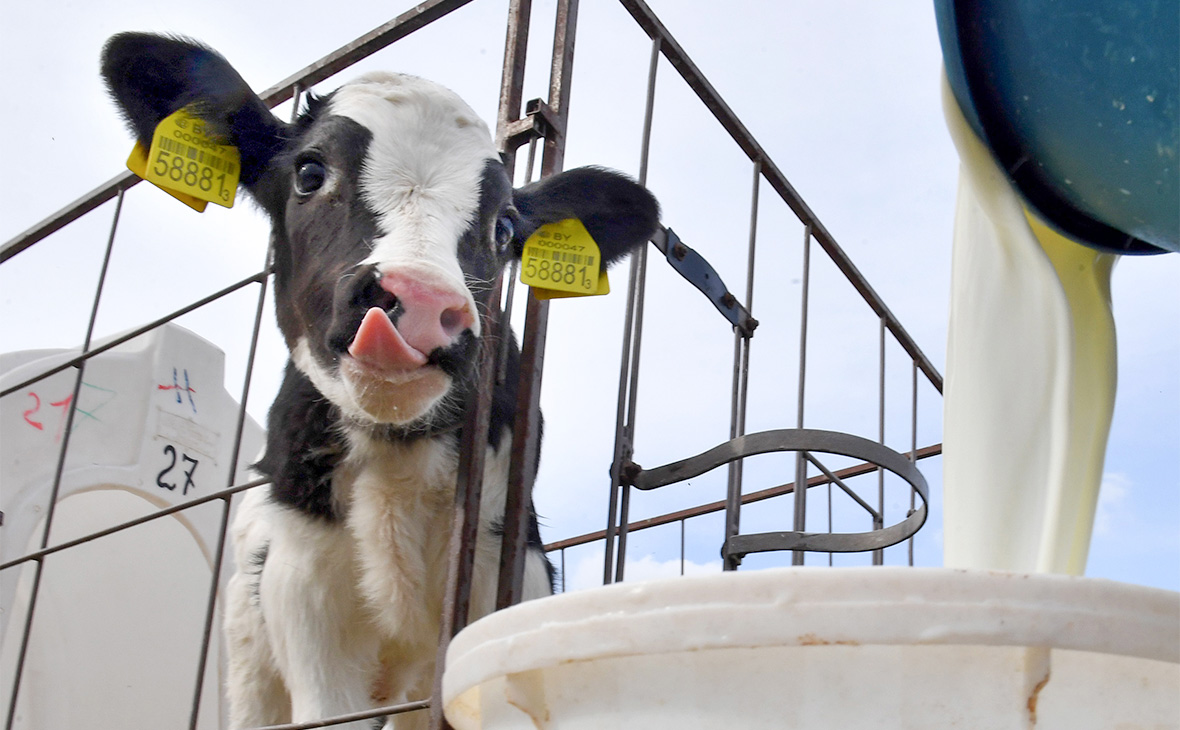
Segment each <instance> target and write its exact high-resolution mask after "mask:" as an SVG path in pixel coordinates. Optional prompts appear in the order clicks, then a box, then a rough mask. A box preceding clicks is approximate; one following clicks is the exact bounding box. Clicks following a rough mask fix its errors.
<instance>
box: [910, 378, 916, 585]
mask: <svg viewBox="0 0 1180 730" xmlns="http://www.w3.org/2000/svg"><path fill="white" fill-rule="evenodd" d="M911 364H912V367H911V371H912V373H913V378H912V382H911V386H912V389H911V391H910V392H911V393H912V394H913V401H912V404H911V405H912V407H913V410H912V411H911V416H910V461H913V462H916V461H917V460H918V364H917V363H911ZM915 499H916V497H915V496H914V493H913V492H910V512H911V513H913V511H914V506H915V502H914V500H915ZM908 552H909V564H910V566H911V567H912V566H913V564H914V538H912V537H911V538H910V540H909V550H908Z"/></svg>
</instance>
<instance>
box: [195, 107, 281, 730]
mask: <svg viewBox="0 0 1180 730" xmlns="http://www.w3.org/2000/svg"><path fill="white" fill-rule="evenodd" d="M295 107H296V108H295V113H298V107H299V101H298V99H296V101H295ZM273 257H274V239H273V238H272V239H270V243H269V244H268V245H267V247H266V259H265V261H263V267H264V269H263V270H264V272H265V271H270V264H271V261H272V260H273ZM266 285H267V280H266V276H264V277H263V279H262V281H260V282H258V304H257V306H256V307H255V309H254V329H253V331H252V332H251V335H250V349H249V354H248V355H247V357H246V375H245V377H243V378H242V397H241V398H240V399H239V401H238V419H237V423H236V424H235V425H234V441H233V444H234V445H233V450H232V451H231V452H230V459H229V474H227V475H226V484H225V486H226V488H227V489H228V488H229V487H232V486H233V484H234V479H235V478H236V476H237V471H238V459H239V457H240V456H241V450H242V433H243V431H244V430H245V427H246V404H247V403H248V402H249V400H250V383H251V380H252V379H253V376H254V359H255V357H256V356H257V354H258V335H259V332H261V330H262V313H263V311H264V310H265V308H266ZM232 499H233V493H230V494H226V495H225V496H223V497H222V498H221V502H222V507H221V523H220V524H219V525H218V529H217V547H216V549H215V550H214V553H213V564H212V571H213V575H212V576H211V578H210V581H209V600H208V602H207V604H206V605H205V625H204V628H203V630H202V635H201V649H200V653H199V654H198V657H197V678H196V682H195V686H194V688H193V704H192V713H191V714H190V715H189V730H197V718H198V716H199V714H200V711H201V690H202V689H203V688H204V686H205V666H206V665H207V664H208V661H209V642H210V641H211V640H212V637H213V620H214V618H216V615H217V614H216V608H217V593H218V589H219V588H220V587H221V564H222V562H223V561H224V559H225V537H226V534H227V531H228V530H229V513H230V506H231V501H232Z"/></svg>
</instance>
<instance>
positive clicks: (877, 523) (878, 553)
mask: <svg viewBox="0 0 1180 730" xmlns="http://www.w3.org/2000/svg"><path fill="white" fill-rule="evenodd" d="M880 355H881V356H880V361H879V365H878V368H877V378H878V379H877V392H878V394H879V395H880V399H879V400H878V407H877V437H878V442H879V443H881V444H882V445H884V444H885V320H884V319H881V351H880ZM884 526H885V470H884V469H878V470H877V514H876V516H875V517H874V518H873V529H881V528H882V527H884ZM884 564H885V551H884V549H881V550H874V551H873V565H884Z"/></svg>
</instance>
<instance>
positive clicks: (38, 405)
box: [24, 391, 45, 431]
mask: <svg viewBox="0 0 1180 730" xmlns="http://www.w3.org/2000/svg"><path fill="white" fill-rule="evenodd" d="M29 396H30V397H31V398H32V399H33V400H35V401H37V403H36V405H34V406H33V407H32V408H30V409H29V410H27V411H25V412H24V416H25V423H27V424H29V425H30V426H32V427H33V428H35V429H37V430H38V431H44V430H45V426H44V425H43V424H42V423H41V422H40V421H34V420H33V419H31V418H29V416H31V415H33V414H34V413H36V412H37V411H39V410H41V396H39V395H37V394H36V393H34V392H32V391H29Z"/></svg>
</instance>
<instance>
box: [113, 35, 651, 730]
mask: <svg viewBox="0 0 1180 730" xmlns="http://www.w3.org/2000/svg"><path fill="white" fill-rule="evenodd" d="M102 73H103V76H104V77H105V79H106V82H107V85H108V86H109V88H110V91H111V94H112V96H113V97H114V99H115V101H116V102H117V103H118V105H119V107H120V108H121V109H122V112H123V114H124V116H125V117H126V118H127V121H128V122H129V123H130V126H131V127H132V129H133V131H134V133H135V135H136V136H137V137H138V139H139V140H140V141H141V142H143V143H144V144H145V145H147V144H148V143H150V139H151V136H152V133H153V130H154V129H155V127H156V125H157V124H158V123H159V122H160V120H161V119H162V118H164V117H166V116H167V115H169V114H171V113H172V112H174V111H176V110H177V109H180V108H188V109H189V110H190V111H192V112H194V113H196V114H197V115H199V116H200V117H202V118H203V119H204V120H205V121H206V122H207V123H208V124H209V125H210V126H211V128H212V129H213V130H214V131H215V132H216V133H218V134H220V135H222V136H224V137H225V138H226V139H228V140H229V141H230V142H232V144H234V145H235V146H237V147H238V149H239V151H240V153H241V157H242V178H241V181H242V185H243V186H244V187H245V189H246V190H247V191H248V192H249V193H250V194H251V196H252V197H253V198H254V200H255V201H257V203H258V204H259V206H260V207H261V208H262V209H263V210H264V211H266V213H267V214H268V215H269V216H270V219H271V223H272V234H271V235H272V238H273V242H274V251H275V256H274V282H275V307H276V311H277V315H278V323H279V328H280V329H281V330H282V333H283V336H284V338H285V339H286V342H287V346H288V347H289V348H290V351H291V360H290V362H289V363H288V365H287V370H286V375H285V379H284V381H283V385H282V388H281V390H280V392H279V395H278V398H277V399H276V400H275V402H274V405H273V406H272V407H271V411H270V420H269V424H268V425H269V432H268V437H267V447H266V452H265V455H264V456H263V457H262V459H261V461H260V462H259V463H258V464H257V468H258V470H259V471H260V472H262V473H263V474H265V475H267V476H269V477H270V478H271V479H272V480H273V484H272V485H271V486H270V487H269V488H268V489H267V490H265V491H263V490H254V491H252V492H250V493H249V494H248V495H247V496H246V497H245V498H244V499H243V500H242V503H241V504H240V507H239V510H238V513H237V516H236V518H235V521H234V525H233V539H234V541H235V548H234V550H235V555H236V558H237V573H236V574H235V575H234V577H233V578H232V580H231V582H230V585H229V588H228V593H227V595H226V596H225V601H226V613H225V632H226V637H227V641H228V648H229V686H228V692H229V697H230V701H231V715H232V717H231V724H232V726H233V727H235V728H241V727H250V726H255V725H269V724H275V723H281V722H287V721H292V720H293V721H307V720H313V719H316V718H320V717H324V716H329V715H335V714H338V713H344V712H351V711H356V710H361V709H365V708H370V707H378V706H381V705H383V704H387V703H394V702H399V701H402V700H406V699H418V698H422V697H426V696H428V695H429V691H430V682H431V676H432V669H433V664H434V651H435V646H436V642H437V639H438V618H439V614H440V611H441V604H442V598H443V596H442V594H443V583H444V575H445V564H444V562H445V559H444V554H445V551H446V544H447V538H448V535H449V531H450V530H449V528H450V525H449V520H450V507H451V505H452V500H453V494H454V486H455V470H456V463H457V457H458V454H457V452H458V448H459V443H460V440H459V433H458V430H459V427H460V425H461V422H462V413H463V409H464V404H465V402H466V401H467V399H468V398H470V397H471V396H472V393H473V389H474V385H473V384H474V382H475V364H476V359H477V358H476V355H477V352H478V350H479V348H480V347H481V338H480V334H481V333H480V318H479V316H478V314H479V312H480V310H481V309H482V308H483V307H484V306H486V303H487V297H488V296H489V287H490V283H491V282H492V281H493V279H494V277H495V276H496V275H497V273H498V272H500V271H501V270H502V269H503V267H504V266H505V265H506V263H507V262H508V261H509V260H510V259H511V258H512V257H514V256H517V257H518V256H520V253H521V248H522V246H523V242H524V241H525V240H526V239H527V238H528V236H529V235H530V234H531V233H532V232H533V231H534V230H536V228H537V227H538V226H540V225H541V224H543V223H547V222H553V221H558V220H563V219H566V218H578V219H580V220H581V221H582V222H583V223H584V224H585V226H586V228H587V229H588V230H589V231H590V233H591V235H592V236H593V237H594V239H595V240H596V241H597V242H598V245H599V247H600V249H601V251H602V255H603V258H604V260H606V261H608V262H609V261H611V260H615V259H618V258H619V257H621V256H623V255H624V254H625V253H626V252H628V251H630V250H631V249H633V248H635V247H637V246H639V245H641V244H643V242H645V241H646V240H647V239H648V236H649V235H650V234H651V233H652V232H653V231H654V230H655V228H656V226H657V223H658V207H657V204H656V201H655V199H654V198H653V197H652V196H651V195H650V194H649V193H648V192H647V191H646V190H644V189H643V188H642V187H640V186H639V185H637V184H636V183H634V182H632V181H631V180H629V179H627V178H625V177H623V176H621V175H619V174H617V173H613V172H608V171H605V170H602V169H596V168H582V169H577V170H571V171H569V172H566V173H563V174H561V175H556V176H553V177H550V178H548V179H546V180H543V181H541V182H539V183H537V184H534V185H529V186H527V187H524V188H521V189H519V190H513V189H512V188H511V186H510V183H509V178H508V175H507V173H506V171H505V169H504V166H503V164H502V163H501V161H500V158H499V156H498V154H497V151H496V148H495V146H494V145H493V142H492V139H491V135H490V134H489V132H488V128H487V126H486V125H485V124H484V123H483V122H482V121H480V120H479V118H477V117H476V115H475V114H474V113H473V112H472V110H471V109H470V108H469V107H468V106H467V105H466V104H465V103H464V102H463V101H462V100H460V99H459V98H458V97H457V96H456V95H455V94H454V93H452V92H450V91H448V90H447V89H444V88H442V87H440V86H438V85H436V84H434V83H431V82H429V81H424V80H422V79H419V78H415V77H411V76H404V75H398V74H390V73H380V74H369V75H367V76H364V77H362V78H360V79H358V80H356V81H353V82H351V83H349V84H347V85H345V86H342V87H341V88H339V89H338V90H336V91H335V92H333V93H332V94H330V95H327V96H324V97H321V98H313V99H311V100H310V101H309V102H308V105H307V109H306V111H304V112H303V113H302V114H301V115H300V117H299V119H298V120H297V121H296V122H295V123H293V124H285V123H283V122H282V121H280V120H279V119H277V118H276V117H274V116H273V115H272V114H271V113H270V112H269V111H268V110H267V108H266V106H265V105H264V104H263V103H262V101H261V100H260V99H259V98H258V97H257V96H256V95H255V94H254V93H253V92H252V91H251V90H250V88H249V87H248V86H247V85H246V83H245V82H244V81H243V80H242V78H241V77H240V76H239V75H238V74H237V73H236V72H235V71H234V70H233V68H232V67H230V65H229V64H228V63H227V62H226V61H225V60H224V59H223V58H222V57H221V56H219V55H217V54H216V53H215V52H213V51H211V50H210V49H208V48H205V47H203V46H201V45H199V44H196V43H193V42H190V41H186V40H181V39H176V38H166V37H160V36H152V35H144V34H134V33H127V34H122V35H118V36H115V37H114V38H112V39H111V40H110V41H109V42H108V43H107V46H106V49H105V50H104V53H103V59H102ZM518 362H519V353H518V352H517V350H516V347H515V345H513V347H511V348H510V357H509V363H508V365H509V369H510V375H509V377H508V378H507V382H506V383H505V385H504V386H503V387H501V388H499V389H498V390H497V391H496V393H495V395H494V403H493V412H492V417H491V419H492V420H491V430H490V433H489V438H488V445H487V448H488V454H487V465H486V471H485V480H484V484H485V487H484V505H483V507H482V509H481V514H480V538H479V543H478V550H477V555H476V573H475V579H474V587H473V591H474V593H473V596H472V611H473V618H474V617H475V616H479V615H483V614H486V613H488V612H489V611H490V610H491V609H492V608H493V603H494V591H495V585H494V583H495V579H496V575H497V572H498V562H499V538H498V537H496V536H495V533H496V530H497V526H498V525H499V524H500V521H501V518H502V512H503V501H504V487H505V483H506V481H507V471H508V466H507V453H508V451H509V444H510V442H511V426H512V424H511V414H512V403H513V401H514V398H515V389H516V388H515V382H516V376H515V373H516V370H517V369H518ZM530 543H531V546H530V551H529V555H528V559H527V567H526V571H525V594H526V596H527V597H529V598H535V597H538V596H542V595H545V594H548V593H550V592H551V590H552V587H551V568H550V566H549V563H548V562H547V561H546V559H545V557H544V555H543V554H542V552H541V550H540V537H539V533H538V530H537V526H536V519H535V517H534V518H533V520H532V527H531V540H530ZM416 714H418V715H421V714H422V713H416ZM396 722H398V723H408V724H405V725H404V726H405V727H410V726H413V725H414V723H416V722H418V719H416V718H412V717H406V718H404V719H401V720H397V721H396ZM363 726H364V727H369V726H371V723H363ZM397 726H398V727H399V728H400V727H403V725H402V724H398V725H397ZM348 727H353V725H349V726H348Z"/></svg>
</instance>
